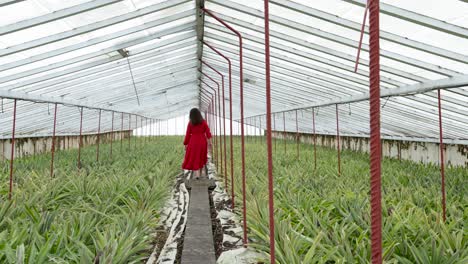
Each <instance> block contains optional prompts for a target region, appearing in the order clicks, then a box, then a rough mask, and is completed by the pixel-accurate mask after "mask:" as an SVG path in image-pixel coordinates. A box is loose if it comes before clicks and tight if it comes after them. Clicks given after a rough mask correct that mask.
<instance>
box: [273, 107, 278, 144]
mask: <svg viewBox="0 0 468 264" xmlns="http://www.w3.org/2000/svg"><path fill="white" fill-rule="evenodd" d="M273 130H274V131H275V133H276V136H275V138H274V140H275V153H276V141H277V139H276V138H277V137H278V132H277V131H276V114H275V113H273Z"/></svg>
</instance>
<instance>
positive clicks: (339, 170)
mask: <svg viewBox="0 0 468 264" xmlns="http://www.w3.org/2000/svg"><path fill="white" fill-rule="evenodd" d="M335 109H336V144H337V145H336V150H337V155H338V175H341V150H340V118H339V116H338V104H336V105H335Z"/></svg>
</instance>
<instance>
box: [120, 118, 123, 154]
mask: <svg viewBox="0 0 468 264" xmlns="http://www.w3.org/2000/svg"><path fill="white" fill-rule="evenodd" d="M121 118H122V123H121V124H120V154H122V145H123V125H124V114H123V113H121Z"/></svg>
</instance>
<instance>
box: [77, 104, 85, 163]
mask: <svg viewBox="0 0 468 264" xmlns="http://www.w3.org/2000/svg"><path fill="white" fill-rule="evenodd" d="M83 111H84V110H83V107H81V109H80V138H79V142H78V169H81V147H82V145H83Z"/></svg>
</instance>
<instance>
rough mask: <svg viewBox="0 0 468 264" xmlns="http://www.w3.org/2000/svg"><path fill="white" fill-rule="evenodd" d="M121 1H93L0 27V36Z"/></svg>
mask: <svg viewBox="0 0 468 264" xmlns="http://www.w3.org/2000/svg"><path fill="white" fill-rule="evenodd" d="M121 1H123V0H94V1H90V2H86V3H83V4H80V5H75V6H72V7H69V8H65V9H62V10H57V11H55V12H52V13H49V14H46V15H43V16H39V17H34V18H31V19H28V20H24V21H20V22H17V23H13V24H10V25H5V26H2V27H0V36H2V35H5V34H9V33H13V32H16V31H20V30H23V29H27V28H31V27H35V26H39V25H42V24H45V23H49V22H52V21H55V20H59V19H62V18H66V17H70V16H74V15H77V14H80V13H84V12H87V11H90V10H93V9H97V8H100V7H103V6H107V5H112V4H115V3H118V2H121ZM8 2H12V1H7V3H8ZM13 2H15V1H13Z"/></svg>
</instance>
